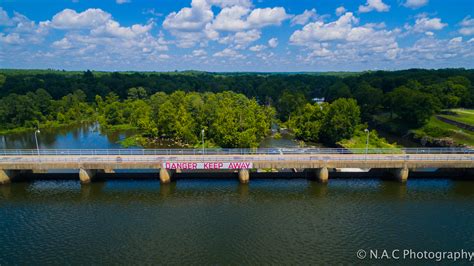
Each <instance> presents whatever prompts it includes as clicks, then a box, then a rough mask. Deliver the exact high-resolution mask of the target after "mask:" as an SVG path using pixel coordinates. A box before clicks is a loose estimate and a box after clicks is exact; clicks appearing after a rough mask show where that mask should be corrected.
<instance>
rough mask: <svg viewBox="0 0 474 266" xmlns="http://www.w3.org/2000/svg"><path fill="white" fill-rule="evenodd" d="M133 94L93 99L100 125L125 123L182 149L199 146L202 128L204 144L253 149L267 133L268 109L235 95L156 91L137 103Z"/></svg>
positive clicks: (269, 116) (269, 115)
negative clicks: (178, 145)
mask: <svg viewBox="0 0 474 266" xmlns="http://www.w3.org/2000/svg"><path fill="white" fill-rule="evenodd" d="M135 91H136V89H135V88H133V89H130V90H129V98H128V99H127V100H124V101H119V100H118V99H117V96H116V95H114V94H109V95H108V96H107V97H105V100H103V99H102V97H100V96H97V97H96V101H97V106H98V109H99V113H100V118H99V121H100V122H101V124H102V125H103V126H106V127H112V126H117V125H123V124H129V125H131V126H134V127H137V128H139V129H141V130H142V131H143V132H144V134H145V135H147V136H149V137H168V138H173V139H175V140H178V141H180V142H183V143H186V144H196V143H199V141H200V140H201V131H202V130H203V129H204V131H205V137H206V140H207V141H208V142H209V144H208V145H217V146H220V147H257V146H258V144H259V142H260V141H261V140H262V138H263V137H265V136H266V135H267V134H268V133H269V130H270V126H271V123H272V120H273V117H274V115H275V112H274V110H273V108H271V107H267V106H262V105H259V104H258V103H257V101H256V100H254V99H248V98H247V97H245V96H244V95H242V94H237V93H234V92H222V93H210V92H206V93H197V92H189V93H185V92H183V91H176V92H173V93H171V94H166V93H164V92H158V93H155V94H153V95H152V96H151V97H150V98H147V99H140V98H137V97H135V95H136V94H135ZM144 96H145V95H143V98H145V97H144Z"/></svg>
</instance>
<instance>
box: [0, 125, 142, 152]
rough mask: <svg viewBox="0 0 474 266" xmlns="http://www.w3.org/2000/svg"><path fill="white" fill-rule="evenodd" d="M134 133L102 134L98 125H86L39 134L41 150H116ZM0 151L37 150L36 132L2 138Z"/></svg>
mask: <svg viewBox="0 0 474 266" xmlns="http://www.w3.org/2000/svg"><path fill="white" fill-rule="evenodd" d="M134 134H135V132H134V131H132V130H129V131H122V132H108V131H107V132H101V131H100V130H99V126H98V124H97V123H84V124H77V125H71V126H66V127H60V128H54V129H42V130H41V133H40V134H38V142H39V146H40V148H41V149H114V148H120V147H121V146H120V144H119V143H118V142H119V141H120V140H122V139H124V138H127V137H130V136H133V135H134ZM1 140H2V141H1V142H0V149H5V148H6V149H36V144H35V137H34V132H24V133H19V134H9V135H4V136H1Z"/></svg>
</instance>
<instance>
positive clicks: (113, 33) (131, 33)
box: [91, 20, 153, 38]
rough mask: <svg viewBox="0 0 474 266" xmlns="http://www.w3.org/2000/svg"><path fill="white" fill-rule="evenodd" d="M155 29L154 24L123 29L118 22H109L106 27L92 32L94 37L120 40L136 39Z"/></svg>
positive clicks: (136, 25) (101, 26)
mask: <svg viewBox="0 0 474 266" xmlns="http://www.w3.org/2000/svg"><path fill="white" fill-rule="evenodd" d="M152 28H153V23H150V24H148V25H140V24H135V25H132V26H131V27H121V26H120V24H119V23H118V22H117V21H114V20H109V21H107V22H106V23H104V25H100V26H98V27H97V28H95V29H93V30H91V34H92V35H96V36H110V37H118V38H135V37H137V36H139V35H143V34H145V33H147V32H149V31H150V30H151V29H152Z"/></svg>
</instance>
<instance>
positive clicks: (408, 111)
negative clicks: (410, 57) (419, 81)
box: [388, 86, 441, 126]
mask: <svg viewBox="0 0 474 266" xmlns="http://www.w3.org/2000/svg"><path fill="white" fill-rule="evenodd" d="M388 99H389V102H390V105H391V109H392V110H393V111H394V113H395V114H396V115H397V116H398V119H399V120H400V121H404V122H405V123H409V124H412V125H414V126H422V125H424V124H425V123H426V122H427V121H428V120H429V118H430V117H431V116H432V115H433V114H435V113H436V112H438V111H439V110H440V108H441V103H440V102H439V100H438V99H437V98H435V97H434V96H432V95H431V94H428V93H424V92H420V91H417V90H412V89H408V88H407V87H404V86H402V87H398V88H396V89H395V90H393V91H392V92H390V93H389V94H388Z"/></svg>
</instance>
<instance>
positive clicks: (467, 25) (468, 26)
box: [459, 16, 474, 35]
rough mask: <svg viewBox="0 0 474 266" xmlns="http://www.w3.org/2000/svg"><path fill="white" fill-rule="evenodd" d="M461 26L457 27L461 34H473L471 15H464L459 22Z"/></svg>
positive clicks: (473, 26) (473, 19)
mask: <svg viewBox="0 0 474 266" xmlns="http://www.w3.org/2000/svg"><path fill="white" fill-rule="evenodd" d="M459 25H461V28H460V29H459V33H461V34H462V35H473V34H474V18H471V16H467V17H465V18H464V19H463V20H462V21H461V23H459Z"/></svg>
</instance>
